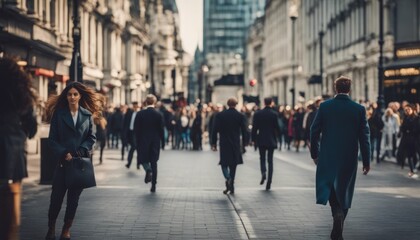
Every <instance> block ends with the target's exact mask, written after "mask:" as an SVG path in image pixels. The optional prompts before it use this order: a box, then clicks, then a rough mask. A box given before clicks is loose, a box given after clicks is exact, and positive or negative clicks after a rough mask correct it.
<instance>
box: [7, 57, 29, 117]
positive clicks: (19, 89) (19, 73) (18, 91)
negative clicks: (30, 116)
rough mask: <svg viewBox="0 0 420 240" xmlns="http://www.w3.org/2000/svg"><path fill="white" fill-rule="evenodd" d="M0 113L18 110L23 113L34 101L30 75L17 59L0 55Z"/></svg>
mask: <svg viewBox="0 0 420 240" xmlns="http://www.w3.org/2000/svg"><path fill="white" fill-rule="evenodd" d="M0 83H1V86H2V87H1V89H0V103H1V104H2V105H1V106H2V107H1V108H0V113H8V112H18V113H19V114H23V113H25V112H27V111H28V109H29V108H31V107H32V106H33V105H34V104H35V102H36V99H37V97H36V94H35V92H34V91H33V90H32V89H31V77H30V75H29V74H27V73H26V72H25V71H24V70H23V69H22V67H21V66H19V65H18V64H17V59H15V58H12V57H10V56H4V57H0Z"/></svg>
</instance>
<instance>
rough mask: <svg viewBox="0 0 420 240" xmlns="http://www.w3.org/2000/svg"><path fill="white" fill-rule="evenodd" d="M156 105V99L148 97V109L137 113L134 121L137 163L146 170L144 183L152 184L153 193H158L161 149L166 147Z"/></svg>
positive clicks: (161, 120) (162, 125)
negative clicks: (158, 168) (158, 167)
mask: <svg viewBox="0 0 420 240" xmlns="http://www.w3.org/2000/svg"><path fill="white" fill-rule="evenodd" d="M155 103H156V97H155V96H154V95H151V94H149V95H147V97H146V100H145V104H146V108H145V109H143V110H141V111H140V112H138V113H137V115H136V119H135V121H134V134H135V138H136V144H137V161H138V163H139V164H142V166H143V167H144V169H145V170H146V176H145V178H144V182H145V183H149V182H152V187H151V189H150V191H151V192H155V191H156V180H157V161H158V160H159V153H160V148H161V147H162V149H164V147H165V138H164V123H163V116H162V114H161V113H159V112H158V111H157V110H156V109H155Z"/></svg>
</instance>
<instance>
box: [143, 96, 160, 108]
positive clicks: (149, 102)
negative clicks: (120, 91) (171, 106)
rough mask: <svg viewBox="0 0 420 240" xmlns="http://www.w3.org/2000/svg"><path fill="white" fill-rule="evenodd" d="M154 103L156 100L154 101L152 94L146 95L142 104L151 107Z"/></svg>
mask: <svg viewBox="0 0 420 240" xmlns="http://www.w3.org/2000/svg"><path fill="white" fill-rule="evenodd" d="M156 101H157V99H156V97H155V95H153V94H148V95H147V96H146V100H144V102H145V103H146V106H150V105H153V104H155V103H156Z"/></svg>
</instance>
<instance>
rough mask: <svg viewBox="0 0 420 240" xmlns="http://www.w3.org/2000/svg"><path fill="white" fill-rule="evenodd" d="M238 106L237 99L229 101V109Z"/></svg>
mask: <svg viewBox="0 0 420 240" xmlns="http://www.w3.org/2000/svg"><path fill="white" fill-rule="evenodd" d="M237 104H238V100H236V98H233V97H232V98H229V99H228V100H227V105H228V107H230V108H232V107H236V105H237Z"/></svg>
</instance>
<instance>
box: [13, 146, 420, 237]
mask: <svg viewBox="0 0 420 240" xmlns="http://www.w3.org/2000/svg"><path fill="white" fill-rule="evenodd" d="M104 156H105V159H104V163H103V164H102V165H96V164H97V163H98V162H99V160H98V154H97V152H96V154H95V155H94V162H95V170H96V177H97V184H98V187H96V188H92V189H87V190H85V191H84V192H83V193H82V195H81V198H80V202H79V208H78V211H77V214H76V219H75V221H74V225H73V227H72V229H71V232H72V239H85V240H87V239H89V240H95V239H101V240H105V239H121V240H122V239H171V240H172V239H285V240H286V239H287V240H289V239H314V240H315V239H329V234H330V231H331V227H332V218H331V213H330V209H329V206H322V205H316V204H315V190H314V177H315V165H314V164H313V162H312V160H311V159H310V157H309V153H308V151H307V150H304V151H303V152H300V153H296V152H294V151H282V152H280V151H278V150H276V152H275V163H274V177H273V183H272V189H271V191H265V186H261V185H259V181H260V172H259V159H258V154H257V152H255V151H254V149H253V148H250V147H249V148H247V153H246V154H245V155H244V162H245V163H244V164H243V165H240V166H239V167H238V169H237V179H236V184H235V187H236V189H235V195H224V194H223V193H222V190H223V189H224V179H223V177H222V173H221V170H220V166H218V165H217V163H218V156H219V153H218V152H217V153H215V152H212V151H210V150H209V148H208V147H206V148H205V150H204V151H202V152H192V151H179V150H178V151H176V150H165V151H163V152H162V153H161V158H160V161H159V162H158V166H159V172H158V184H157V191H156V193H150V184H148V185H146V184H145V183H144V170H143V169H140V170H137V169H136V168H135V164H132V166H131V169H126V167H125V166H124V165H125V164H126V161H124V162H123V161H121V155H120V151H117V150H115V149H111V150H108V149H106V150H105V152H104ZM359 168H361V165H359ZM29 171H30V178H29V179H25V184H24V196H23V202H22V227H21V239H43V238H44V236H45V233H46V231H47V211H48V204H49V195H50V192H51V190H50V186H49V185H39V184H38V182H39V158H37V157H36V156H30V157H29ZM359 172H360V173H361V170H360V171H359ZM407 172H408V169H407V168H406V169H403V170H401V168H400V167H398V166H396V165H395V164H394V163H391V162H385V163H381V164H375V163H374V164H373V165H372V169H371V172H370V174H369V175H367V176H363V175H362V174H359V175H358V179H357V181H356V185H357V187H356V192H355V197H354V199H353V205H352V208H351V209H350V211H349V215H348V218H347V220H346V222H345V225H344V238H345V239H357V240H359V239H370V240H372V239H378V240H379V239H380V240H386V239H389V240H394V239H400V240H403V239H407V240H408V239H409V240H412V239H419V238H420V228H419V226H420V217H419V216H420V180H419V179H410V178H408V177H407ZM63 205H64V206H65V204H63ZM63 214H64V210H63V209H62V211H61V213H60V216H59V219H58V221H57V229H56V230H57V232H59V231H60V229H61V226H62V219H63Z"/></svg>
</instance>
